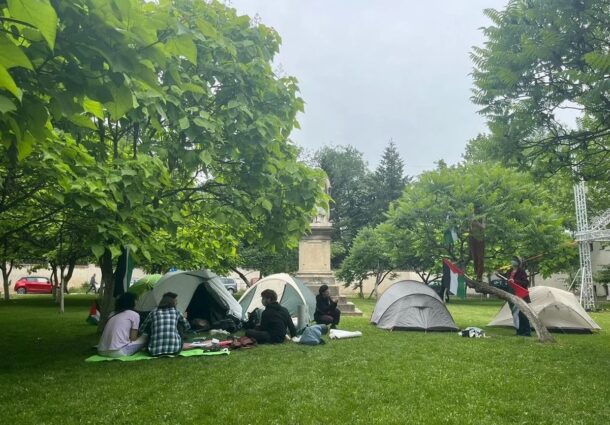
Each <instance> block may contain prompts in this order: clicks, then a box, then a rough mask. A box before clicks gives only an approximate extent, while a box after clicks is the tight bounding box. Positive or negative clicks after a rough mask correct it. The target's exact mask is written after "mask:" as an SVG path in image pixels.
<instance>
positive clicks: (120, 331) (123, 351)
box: [97, 292, 146, 357]
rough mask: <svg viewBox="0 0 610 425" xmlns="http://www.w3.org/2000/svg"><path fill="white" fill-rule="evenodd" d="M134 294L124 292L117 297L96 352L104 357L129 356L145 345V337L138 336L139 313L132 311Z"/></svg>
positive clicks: (134, 303) (134, 302)
mask: <svg viewBox="0 0 610 425" xmlns="http://www.w3.org/2000/svg"><path fill="white" fill-rule="evenodd" d="M135 306H136V296H135V295H134V294H132V293H131V292H126V293H124V294H122V295H121V296H120V297H118V298H117V300H116V304H115V309H114V313H113V314H112V316H111V317H110V318H109V319H108V322H107V323H106V326H105V327H104V332H102V337H101V338H100V342H99V344H98V346H97V352H98V354H99V355H100V356H104V357H122V356H131V355H132V354H134V353H135V352H137V351H140V349H142V348H143V347H144V346H145V345H146V337H140V338H138V326H139V325H140V315H139V314H138V313H136V312H135V311H134V308H135Z"/></svg>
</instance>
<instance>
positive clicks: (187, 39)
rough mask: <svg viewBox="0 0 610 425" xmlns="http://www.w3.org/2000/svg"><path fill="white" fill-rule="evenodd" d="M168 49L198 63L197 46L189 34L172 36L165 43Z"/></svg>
mask: <svg viewBox="0 0 610 425" xmlns="http://www.w3.org/2000/svg"><path fill="white" fill-rule="evenodd" d="M165 46H166V47H167V50H168V51H169V52H170V53H173V54H174V55H176V56H183V57H185V58H186V59H187V60H188V61H189V62H191V63H192V64H194V65H196V64H197V47H196V46H195V43H193V39H192V37H191V36H190V35H188V34H183V35H180V36H177V37H172V38H170V39H169V40H168V41H167V43H166V44H165Z"/></svg>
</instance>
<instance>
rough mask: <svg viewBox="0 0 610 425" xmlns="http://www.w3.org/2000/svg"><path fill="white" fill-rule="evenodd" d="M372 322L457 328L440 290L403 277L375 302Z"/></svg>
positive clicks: (399, 327) (402, 327)
mask: <svg viewBox="0 0 610 425" xmlns="http://www.w3.org/2000/svg"><path fill="white" fill-rule="evenodd" d="M371 323H374V324H376V325H377V327H378V328H382V329H397V330H424V331H457V330H458V327H457V326H456V324H455V322H454V321H453V317H451V313H449V310H447V307H446V306H445V303H443V301H442V300H441V299H440V298H439V296H438V294H437V293H436V292H435V291H434V290H433V289H432V288H430V287H429V286H428V285H425V284H423V283H421V282H415V281H413V280H402V281H400V282H396V283H395V284H393V285H392V286H390V287H389V288H388V289H387V290H386V291H385V292H384V293H383V295H382V296H381V297H380V298H379V300H378V301H377V304H375V310H374V311H373V315H372V316H371Z"/></svg>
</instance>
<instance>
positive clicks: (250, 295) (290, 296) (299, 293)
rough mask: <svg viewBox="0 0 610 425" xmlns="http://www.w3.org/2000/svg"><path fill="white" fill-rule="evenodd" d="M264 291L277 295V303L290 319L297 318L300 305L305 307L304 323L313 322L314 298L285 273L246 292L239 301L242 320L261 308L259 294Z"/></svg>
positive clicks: (266, 278)
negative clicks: (284, 308)
mask: <svg viewBox="0 0 610 425" xmlns="http://www.w3.org/2000/svg"><path fill="white" fill-rule="evenodd" d="M265 289H273V290H274V291H275V292H276V293H277V300H278V302H279V303H280V304H281V305H282V306H284V307H286V309H287V310H288V312H289V313H290V315H291V316H292V317H297V313H298V308H299V306H300V305H305V306H306V307H307V308H306V309H305V313H306V317H305V318H304V319H305V320H306V323H309V322H310V321H312V320H313V314H314V313H315V311H316V297H315V295H314V294H313V293H312V292H311V290H310V289H309V288H308V287H307V286H305V284H304V283H303V282H302V281H301V280H300V279H298V278H296V277H293V276H290V275H288V274H286V273H277V274H272V275H269V276H267V277H265V278H263V279H261V280H259V281H258V282H256V283H255V284H254V285H253V286H251V287H250V288H248V290H247V291H246V292H245V293H244V295H242V297H241V298H240V299H239V304H241V307H242V309H243V312H244V319H245V318H246V316H247V314H248V313H250V312H251V311H253V310H254V309H255V308H263V305H262V304H261V292H263V291H264V290H265Z"/></svg>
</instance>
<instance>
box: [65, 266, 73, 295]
mask: <svg viewBox="0 0 610 425" xmlns="http://www.w3.org/2000/svg"><path fill="white" fill-rule="evenodd" d="M74 267H76V258H70V259H69V260H68V273H66V276H65V277H64V292H65V293H66V294H69V293H70V291H68V283H70V279H72V275H73V274H74Z"/></svg>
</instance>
